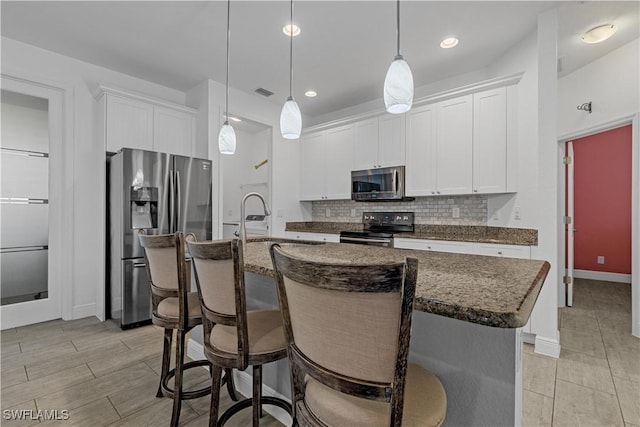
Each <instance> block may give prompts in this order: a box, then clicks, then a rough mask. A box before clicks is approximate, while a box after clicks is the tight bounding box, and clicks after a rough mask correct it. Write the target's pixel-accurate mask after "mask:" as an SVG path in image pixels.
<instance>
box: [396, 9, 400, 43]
mask: <svg viewBox="0 0 640 427" xmlns="http://www.w3.org/2000/svg"><path fill="white" fill-rule="evenodd" d="M396 20H397V22H396V39H397V44H398V47H397V50H398V52H397V56H400V0H397V1H396Z"/></svg>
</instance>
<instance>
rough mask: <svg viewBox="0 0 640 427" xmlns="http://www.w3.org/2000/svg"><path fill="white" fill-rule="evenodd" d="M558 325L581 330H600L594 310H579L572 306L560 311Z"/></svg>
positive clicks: (563, 327) (596, 331)
mask: <svg viewBox="0 0 640 427" xmlns="http://www.w3.org/2000/svg"><path fill="white" fill-rule="evenodd" d="M560 327H561V328H562V329H574V330H578V331H583V332H594V333H598V332H600V328H599V326H598V319H597V318H596V315H595V310H580V309H575V308H573V307H572V308H570V309H568V310H565V311H563V312H562V316H561V326H560Z"/></svg>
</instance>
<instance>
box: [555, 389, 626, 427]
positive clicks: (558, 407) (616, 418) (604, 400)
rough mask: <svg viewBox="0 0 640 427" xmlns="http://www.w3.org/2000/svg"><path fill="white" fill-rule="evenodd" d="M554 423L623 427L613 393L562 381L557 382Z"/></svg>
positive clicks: (556, 424) (559, 424)
mask: <svg viewBox="0 0 640 427" xmlns="http://www.w3.org/2000/svg"><path fill="white" fill-rule="evenodd" d="M553 425H554V426H558V427H560V426H563V427H564V426H602V427H616V426H623V425H624V422H623V420H622V414H621V413H620V407H619V406H618V400H617V399H616V396H614V395H612V394H609V393H605V392H602V391H598V390H594V389H592V388H589V387H583V386H580V385H577V384H573V383H569V382H566V381H562V380H557V381H556V398H555V405H554V408H553Z"/></svg>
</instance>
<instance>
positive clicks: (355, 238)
mask: <svg viewBox="0 0 640 427" xmlns="http://www.w3.org/2000/svg"><path fill="white" fill-rule="evenodd" d="M340 242H364V243H391V239H362V238H359V237H341V238H340Z"/></svg>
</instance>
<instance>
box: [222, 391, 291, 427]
mask: <svg viewBox="0 0 640 427" xmlns="http://www.w3.org/2000/svg"><path fill="white" fill-rule="evenodd" d="M260 403H261V404H263V405H274V406H278V407H280V408H282V409H284V410H285V411H287V413H289V414H291V404H290V403H289V402H287V401H286V400H283V399H280V398H279V397H271V396H263V397H261V398H260ZM252 406H253V399H251V398H249V399H244V400H241V401H240V402H238V403H236V404H234V405H233V406H231V407H230V408H229V409H227V410H226V411H224V413H223V414H222V415H221V416H220V419H218V422H217V424H216V426H217V427H222V426H223V425H224V424H225V423H226V422H227V421H229V419H230V418H231V417H232V416H234V415H235V414H237V413H238V412H240V411H241V410H243V409H246V408H251V407H252Z"/></svg>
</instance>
